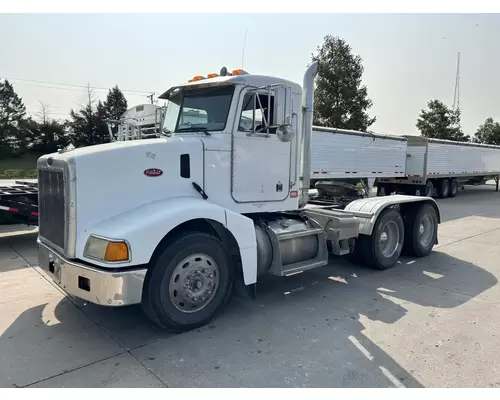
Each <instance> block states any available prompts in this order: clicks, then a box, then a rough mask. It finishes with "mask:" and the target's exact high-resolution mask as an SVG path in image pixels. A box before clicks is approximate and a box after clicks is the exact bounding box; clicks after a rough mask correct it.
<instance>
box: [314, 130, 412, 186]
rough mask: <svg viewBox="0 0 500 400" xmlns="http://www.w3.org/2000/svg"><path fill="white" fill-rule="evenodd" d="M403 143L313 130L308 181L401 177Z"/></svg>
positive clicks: (398, 138)
mask: <svg viewBox="0 0 500 400" xmlns="http://www.w3.org/2000/svg"><path fill="white" fill-rule="evenodd" d="M406 142H407V139H406V138H405V137H403V136H391V135H380V134H375V133H366V132H358V131H350V130H345V129H333V128H324V127H319V126H313V133H312V141H311V174H312V176H311V178H312V179H315V180H318V179H338V180H343V179H345V178H347V179H350V178H357V179H359V178H381V177H391V178H395V177H403V176H404V174H405V165H406V148H407V145H406Z"/></svg>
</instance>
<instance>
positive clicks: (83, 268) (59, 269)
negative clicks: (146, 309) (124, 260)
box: [37, 239, 147, 307]
mask: <svg viewBox="0 0 500 400" xmlns="http://www.w3.org/2000/svg"><path fill="white" fill-rule="evenodd" d="M37 247H38V263H39V265H40V268H42V269H43V270H44V271H45V272H46V273H47V274H48V275H49V276H50V277H51V278H52V280H53V281H54V282H55V283H56V284H57V285H58V286H59V287H60V288H61V289H62V290H64V292H66V293H67V294H69V295H71V296H74V297H78V298H80V299H83V300H86V301H88V302H90V303H94V304H99V305H103V306H115V307H117V306H126V305H132V304H138V303H140V302H141V298H142V287H143V285H144V279H145V277H146V271H147V270H146V269H137V270H132V271H131V270H127V271H123V272H120V271H116V270H115V271H113V272H110V271H106V270H104V269H103V268H96V267H90V266H87V265H83V264H79V263H77V262H74V261H69V260H67V259H65V258H64V257H63V256H61V255H60V254H59V253H58V252H56V251H54V250H52V249H51V248H50V247H48V246H46V245H45V244H43V243H42V242H40V239H38V240H37Z"/></svg>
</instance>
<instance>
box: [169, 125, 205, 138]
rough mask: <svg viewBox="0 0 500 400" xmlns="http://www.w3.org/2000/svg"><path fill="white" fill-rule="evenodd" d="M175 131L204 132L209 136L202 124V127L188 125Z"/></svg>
mask: <svg viewBox="0 0 500 400" xmlns="http://www.w3.org/2000/svg"><path fill="white" fill-rule="evenodd" d="M177 132H195V133H204V134H205V135H206V136H210V135H211V133H210V132H209V131H208V129H207V128H205V127H204V126H202V127H194V126H190V127H189V128H179V129H177Z"/></svg>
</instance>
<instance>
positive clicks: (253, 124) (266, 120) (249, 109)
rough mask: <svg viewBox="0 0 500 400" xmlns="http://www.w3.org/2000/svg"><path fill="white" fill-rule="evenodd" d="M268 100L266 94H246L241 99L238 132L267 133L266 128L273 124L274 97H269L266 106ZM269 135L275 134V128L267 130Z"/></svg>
mask: <svg viewBox="0 0 500 400" xmlns="http://www.w3.org/2000/svg"><path fill="white" fill-rule="evenodd" d="M268 100H269V97H268V94H267V93H265V94H264V93H259V94H257V93H248V94H246V95H245V97H244V98H243V107H242V111H241V117H240V122H239V126H238V130H240V131H243V132H262V133H265V132H267V127H269V126H270V125H272V123H273V114H274V113H273V111H274V109H273V108H274V96H271V97H270V100H271V101H270V105H269V106H268V104H267V103H268ZM254 110H255V115H254ZM254 116H255V118H254ZM269 133H276V128H269Z"/></svg>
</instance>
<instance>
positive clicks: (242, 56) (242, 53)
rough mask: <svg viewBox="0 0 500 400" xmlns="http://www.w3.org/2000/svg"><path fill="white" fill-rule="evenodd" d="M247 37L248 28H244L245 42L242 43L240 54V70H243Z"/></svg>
mask: <svg viewBox="0 0 500 400" xmlns="http://www.w3.org/2000/svg"><path fill="white" fill-rule="evenodd" d="M247 35H248V28H245V40H244V41H243V51H242V52H241V68H242V69H243V63H244V61H245V48H246V46H247Z"/></svg>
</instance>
